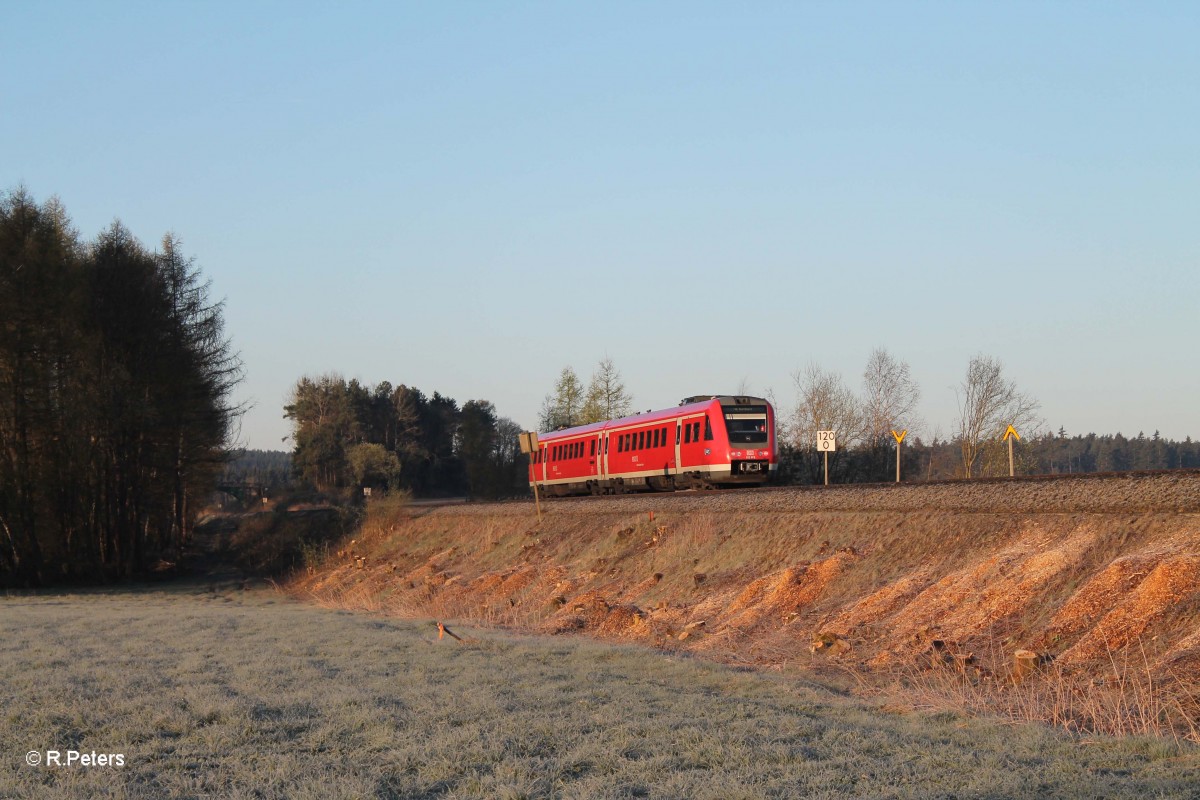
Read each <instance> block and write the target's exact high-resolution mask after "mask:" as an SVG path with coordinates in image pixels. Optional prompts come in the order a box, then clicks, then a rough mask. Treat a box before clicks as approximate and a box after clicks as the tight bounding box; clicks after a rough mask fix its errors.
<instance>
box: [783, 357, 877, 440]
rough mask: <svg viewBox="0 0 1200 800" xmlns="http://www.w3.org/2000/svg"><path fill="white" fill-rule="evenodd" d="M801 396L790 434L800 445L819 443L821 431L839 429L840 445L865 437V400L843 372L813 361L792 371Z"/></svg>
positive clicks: (794, 412) (837, 430)
mask: <svg viewBox="0 0 1200 800" xmlns="http://www.w3.org/2000/svg"><path fill="white" fill-rule="evenodd" d="M792 379H793V380H794V381H795V382H796V391H797V393H798V395H799V400H798V401H797V403H796V408H795V410H794V411H793V412H792V420H791V425H790V434H791V436H792V441H793V443H794V444H795V445H796V447H797V448H800V449H805V448H808V449H811V448H813V447H815V446H816V441H817V431H828V430H832V431H836V432H837V441H838V447H839V449H841V448H845V447H848V446H850V445H851V444H853V443H855V442H858V441H860V440H861V439H862V437H863V414H862V408H861V404H860V403H859V401H858V399H857V398H856V397H855V396H854V393H853V392H851V391H850V389H849V388H847V387H846V384H845V383H844V382H843V381H842V376H841V375H838V374H837V373H835V372H826V371H825V370H823V369H822V368H821V367H820V366H819V365H817V364H809V365H808V367H807V368H806V369H805V370H804V372H797V373H795V374H794V375H792Z"/></svg>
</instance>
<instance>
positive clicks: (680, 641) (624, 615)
mask: <svg viewBox="0 0 1200 800" xmlns="http://www.w3.org/2000/svg"><path fill="white" fill-rule="evenodd" d="M543 509H544V516H543V519H542V521H541V522H540V523H539V522H538V520H537V518H536V517H535V514H534V507H533V503H532V502H528V503H496V504H462V505H453V506H441V507H419V506H409V507H405V508H397V507H391V508H386V507H385V505H383V504H381V506H380V507H379V508H377V509H375V510H372V511H371V512H370V513H369V515H368V518H367V522H366V524H365V525H364V527H363V528H362V529H361V530H360V532H359V533H358V534H357V538H356V540H355V541H353V542H344V543H343V549H342V550H341V551H340V552H338V553H336V554H330V557H329V558H328V559H327V560H326V561H325V563H324V564H323V565H322V566H320V567H314V568H311V569H310V570H309V571H308V574H305V575H301V576H299V577H298V578H297V580H296V581H295V583H294V584H293V588H294V589H295V590H296V591H297V592H300V593H303V594H309V595H311V596H316V597H317V598H319V599H321V600H323V601H325V602H331V603H336V604H339V605H343V606H350V607H362V608H370V609H376V610H382V611H385V612H389V613H398V614H402V615H405V616H416V617H429V618H434V619H438V620H444V621H446V622H448V623H449V622H455V621H457V622H461V623H464V624H498V625H504V626H509V627H513V628H517V629H521V630H532V631H539V632H545V633H555V634H562V633H580V634H588V635H593V636H597V637H600V638H604V639H614V640H622V641H637V642H642V643H645V644H648V645H652V646H657V647H661V648H665V649H671V650H685V651H691V652H695V653H697V654H704V655H706V656H708V657H713V658H717V659H719V660H722V661H731V662H741V663H752V664H758V665H784V664H796V663H809V662H810V661H815V662H819V663H839V664H845V665H851V666H854V667H856V668H860V669H862V670H865V671H868V672H870V671H873V670H885V669H893V668H896V667H899V666H906V667H907V666H913V665H915V666H918V667H925V668H928V667H929V666H930V665H952V666H955V667H958V668H961V669H962V670H964V671H970V672H971V673H972V674H973V675H975V676H977V677H980V678H981V679H989V678H998V677H1004V678H1008V677H1011V676H1012V671H1013V665H1014V663H1016V662H1014V655H1015V654H1016V653H1017V651H1026V653H1025V658H1026V659H1027V663H1028V664H1031V665H1032V666H1033V668H1036V667H1038V666H1039V665H1044V664H1049V663H1051V662H1052V663H1054V664H1055V665H1056V666H1057V668H1059V669H1061V670H1066V671H1068V672H1071V673H1076V674H1079V675H1090V676H1097V675H1103V674H1104V673H1105V672H1106V670H1108V671H1111V666H1112V665H1113V663H1114V661H1115V660H1117V659H1126V660H1127V659H1128V658H1129V657H1130V656H1131V654H1134V655H1136V659H1137V663H1138V664H1139V669H1141V670H1143V671H1145V672H1147V673H1149V674H1150V675H1152V676H1153V679H1154V680H1156V681H1162V682H1171V683H1173V684H1175V685H1180V686H1182V687H1183V689H1184V696H1186V695H1187V694H1189V693H1192V692H1194V690H1195V688H1196V685H1197V678H1196V677H1195V676H1196V675H1197V674H1198V673H1200V669H1198V667H1200V473H1197V472H1194V471H1186V472H1185V471H1181V472H1171V473H1155V474H1141V475H1136V474H1135V475H1111V476H1084V477H1079V478H1076V479H1067V480H1053V481H1048V480H1032V481H1029V480H1016V481H972V482H951V483H943V484H928V485H901V486H887V485H880V486H846V487H828V488H826V487H820V488H785V489H775V490H768V491H760V492H691V493H678V494H652V495H639V496H625V497H614V498H585V499H580V500H571V501H557V502H550V503H546V504H544V506H543ZM1018 671H1019V667H1018ZM1018 677H1019V676H1018ZM1193 696H1194V694H1193Z"/></svg>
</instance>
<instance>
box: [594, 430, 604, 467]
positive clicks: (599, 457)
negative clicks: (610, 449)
mask: <svg viewBox="0 0 1200 800" xmlns="http://www.w3.org/2000/svg"><path fill="white" fill-rule="evenodd" d="M592 447H594V448H596V457H595V458H593V459H592V474H593V475H595V476H596V477H597V478H603V477H604V434H603V433H597V434H596V438H595V440H594V441H593V442H592Z"/></svg>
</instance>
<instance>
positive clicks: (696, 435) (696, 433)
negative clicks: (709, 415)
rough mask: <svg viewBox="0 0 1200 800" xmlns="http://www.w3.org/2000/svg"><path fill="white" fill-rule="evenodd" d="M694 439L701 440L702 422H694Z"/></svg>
mask: <svg viewBox="0 0 1200 800" xmlns="http://www.w3.org/2000/svg"><path fill="white" fill-rule="evenodd" d="M692 441H693V442H698V441H700V423H699V422H693V423H692Z"/></svg>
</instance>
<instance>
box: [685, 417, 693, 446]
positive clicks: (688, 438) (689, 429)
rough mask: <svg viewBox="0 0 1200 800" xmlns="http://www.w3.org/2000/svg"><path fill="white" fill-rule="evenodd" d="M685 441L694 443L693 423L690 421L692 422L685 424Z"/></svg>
mask: <svg viewBox="0 0 1200 800" xmlns="http://www.w3.org/2000/svg"><path fill="white" fill-rule="evenodd" d="M683 443H684V444H691V443H692V423H690V422H689V423H688V424H687V425H684V426H683Z"/></svg>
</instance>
